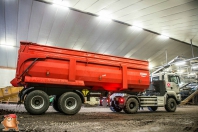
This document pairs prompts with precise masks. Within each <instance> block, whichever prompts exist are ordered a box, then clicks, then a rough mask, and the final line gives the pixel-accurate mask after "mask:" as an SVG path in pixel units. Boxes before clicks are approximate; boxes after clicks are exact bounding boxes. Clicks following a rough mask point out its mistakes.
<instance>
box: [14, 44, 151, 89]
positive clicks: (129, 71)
mask: <svg viewBox="0 0 198 132" xmlns="http://www.w3.org/2000/svg"><path fill="white" fill-rule="evenodd" d="M11 84H12V85H13V86H19V85H20V86H25V85H29V84H37V85H39V84H47V85H49V84H50V85H57V86H63V85H65V86H66V85H67V86H68V85H70V86H78V87H79V86H80V87H82V89H83V88H85V87H88V88H90V89H91V90H98V89H100V90H107V91H125V90H126V91H134V92H141V91H144V90H145V89H147V88H148V86H149V70H148V62H147V61H142V60H136V59H129V58H122V57H116V56H110V55H103V54H97V53H91V52H85V51H78V50H71V49H64V48H58V47H52V46H45V45H39V44H35V43H30V42H21V45H20V49H19V51H18V62H17V69H16V77H15V78H14V79H13V80H12V81H11Z"/></svg>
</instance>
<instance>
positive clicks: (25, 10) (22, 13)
mask: <svg viewBox="0 0 198 132" xmlns="http://www.w3.org/2000/svg"><path fill="white" fill-rule="evenodd" d="M32 3H33V1H32V0H19V7H18V8H19V12H18V27H17V47H19V44H20V41H27V39H28V31H29V24H30V15H31V11H32Z"/></svg>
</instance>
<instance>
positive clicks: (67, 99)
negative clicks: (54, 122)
mask: <svg viewBox="0 0 198 132" xmlns="http://www.w3.org/2000/svg"><path fill="white" fill-rule="evenodd" d="M81 105H82V101H81V98H80V97H79V95H78V94H76V93H74V92H66V93H64V94H62V95H61V96H60V98H59V99H58V108H59V109H60V110H61V111H62V112H63V113H65V114H67V115H74V114H76V113H78V112H79V111H80V109H81Z"/></svg>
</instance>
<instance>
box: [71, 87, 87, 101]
mask: <svg viewBox="0 0 198 132" xmlns="http://www.w3.org/2000/svg"><path fill="white" fill-rule="evenodd" d="M73 92H74V93H76V94H78V96H79V97H80V99H81V101H82V103H85V98H84V95H83V94H82V92H80V91H79V90H74V91H73Z"/></svg>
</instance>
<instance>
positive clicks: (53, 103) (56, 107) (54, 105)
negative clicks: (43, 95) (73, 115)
mask: <svg viewBox="0 0 198 132" xmlns="http://www.w3.org/2000/svg"><path fill="white" fill-rule="evenodd" d="M58 99H59V97H58V96H56V97H55V98H54V100H53V102H52V107H53V108H54V109H55V110H56V111H57V112H62V111H61V110H60V109H59V108H58Z"/></svg>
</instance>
